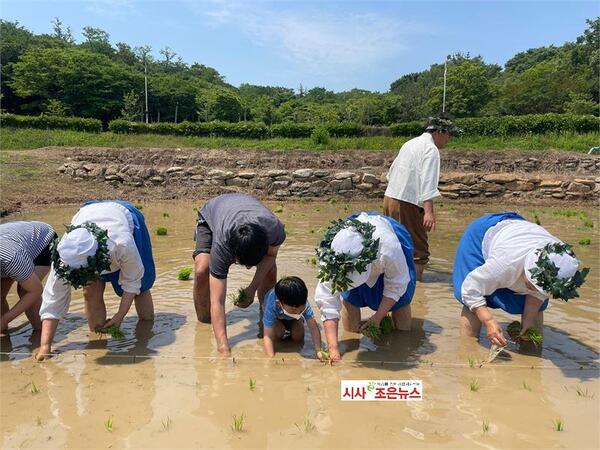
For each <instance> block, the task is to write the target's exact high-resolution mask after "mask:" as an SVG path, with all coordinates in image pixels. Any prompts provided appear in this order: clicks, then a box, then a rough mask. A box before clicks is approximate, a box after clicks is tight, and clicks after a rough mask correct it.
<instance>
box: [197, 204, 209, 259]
mask: <svg viewBox="0 0 600 450" xmlns="http://www.w3.org/2000/svg"><path fill="white" fill-rule="evenodd" d="M194 241H196V248H194V253H192V258H195V257H196V256H198V255H199V254H200V253H210V249H211V248H212V230H211V229H210V228H209V226H208V224H207V223H206V220H204V217H202V216H201V215H200V213H198V221H197V222H196V231H195V232H194Z"/></svg>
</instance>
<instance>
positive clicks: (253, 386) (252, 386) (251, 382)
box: [248, 378, 256, 391]
mask: <svg viewBox="0 0 600 450" xmlns="http://www.w3.org/2000/svg"><path fill="white" fill-rule="evenodd" d="M248 385H249V386H250V390H251V391H253V390H255V389H256V380H253V379H252V378H250V380H249V381H248Z"/></svg>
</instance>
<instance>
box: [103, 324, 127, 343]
mask: <svg viewBox="0 0 600 450" xmlns="http://www.w3.org/2000/svg"><path fill="white" fill-rule="evenodd" d="M96 332H97V333H103V334H109V335H110V337H112V338H113V339H116V340H117V341H121V340H123V339H125V333H123V330H121V329H120V328H119V327H117V326H116V325H111V326H110V327H107V328H99V329H98V330H96Z"/></svg>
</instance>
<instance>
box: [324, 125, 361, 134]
mask: <svg viewBox="0 0 600 450" xmlns="http://www.w3.org/2000/svg"><path fill="white" fill-rule="evenodd" d="M325 128H326V129H327V131H328V132H329V134H330V135H331V136H333V137H357V136H363V135H364V134H365V131H364V128H363V126H362V125H360V124H358V123H353V122H340V123H328V124H326V125H325Z"/></svg>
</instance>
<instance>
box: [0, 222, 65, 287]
mask: <svg viewBox="0 0 600 450" xmlns="http://www.w3.org/2000/svg"><path fill="white" fill-rule="evenodd" d="M53 238H54V229H53V228H52V227H51V226H50V225H48V224H47V223H44V222H36V221H31V222H23V221H19V222H7V223H3V224H2V225H0V274H1V275H2V277H5V278H12V279H13V280H16V281H17V282H19V281H24V280H26V279H27V278H29V277H30V276H31V274H32V273H33V270H34V260H35V259H36V258H37V257H38V256H39V255H40V253H42V251H43V250H44V249H45V248H46V247H47V246H48V244H50V241H52V239H53Z"/></svg>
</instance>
